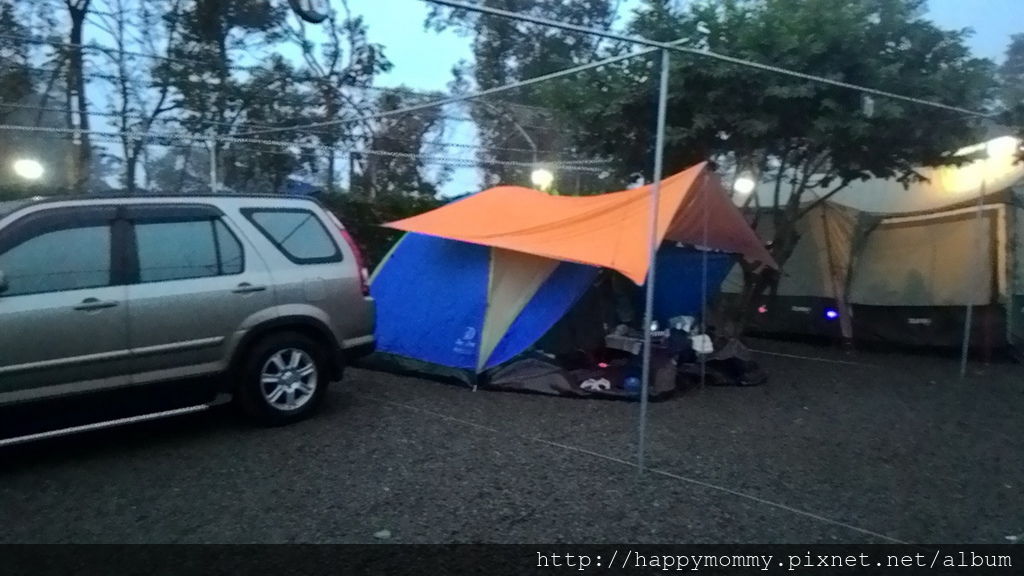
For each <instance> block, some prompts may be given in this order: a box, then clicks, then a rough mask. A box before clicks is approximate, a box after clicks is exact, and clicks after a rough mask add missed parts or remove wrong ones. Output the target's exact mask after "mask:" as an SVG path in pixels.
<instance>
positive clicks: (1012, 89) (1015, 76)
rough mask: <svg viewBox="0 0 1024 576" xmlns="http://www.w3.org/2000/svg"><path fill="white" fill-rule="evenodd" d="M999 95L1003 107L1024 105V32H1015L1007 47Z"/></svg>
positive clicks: (1010, 108)
mask: <svg viewBox="0 0 1024 576" xmlns="http://www.w3.org/2000/svg"><path fill="white" fill-rule="evenodd" d="M999 82H1000V91H999V96H1000V100H1001V101H1002V104H1003V107H1004V108H1006V109H1008V110H1016V109H1019V108H1021V107H1024V34H1014V35H1013V36H1012V37H1011V39H1010V45H1009V46H1007V48H1006V59H1005V60H1004V61H1003V64H1002V66H1000V67H999Z"/></svg>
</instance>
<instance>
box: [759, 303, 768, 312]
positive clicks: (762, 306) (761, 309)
mask: <svg viewBox="0 0 1024 576" xmlns="http://www.w3.org/2000/svg"><path fill="white" fill-rule="evenodd" d="M766 312H768V307H767V306H765V305H764V304H762V305H761V306H758V308H757V313H758V314H765V313H766Z"/></svg>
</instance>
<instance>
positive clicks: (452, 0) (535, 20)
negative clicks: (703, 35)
mask: <svg viewBox="0 0 1024 576" xmlns="http://www.w3.org/2000/svg"><path fill="white" fill-rule="evenodd" d="M424 1H425V2H428V3H431V4H440V5H442V6H448V7H449V8H457V9H460V10H467V11H470V12H478V13H481V14H489V15H491V16H499V17H502V18H510V19H513V20H519V21H522V22H529V23H532V24H538V25H541V26H547V27H549V28H559V29H561V30H569V31H571V32H578V33H581V34H589V35H592V36H599V37H602V38H608V39H610V40H619V41H622V42H629V43H631V44H638V45H641V46H648V47H650V48H655V49H661V50H672V51H675V52H680V53H683V54H689V55H693V56H700V57H703V58H711V59H714V60H719V61H721V62H728V63H730V64H736V65H738V66H743V67H746V68H754V69H756V70H761V71H764V72H770V73H773V74H781V75H784V76H791V77H793V78H800V79H802V80H808V81H811V82H817V83H819V84H828V85H831V86H836V87H838V88H846V89H848V90H854V91H857V92H862V93H865V94H873V95H875V96H882V97H885V98H892V99H894V100H902V101H904V102H910V103H913V104H919V105H922V106H928V107H932V108H940V109H943V110H950V111H953V112H959V113H961V114H966V115H968V116H976V117H980V118H991V117H992V116H994V114H990V113H986V112H979V111H977V110H970V109H968V108H962V107H960V106H951V105H949V104H943V103H942V102H936V101H934V100H927V99H924V98H917V97H915V96H907V95H905V94H899V93H896V92H889V91H886V90H879V89H877V88H871V87H869V86H862V85H859V84H853V83H851V82H843V81H842V80H833V79H831V78H825V77H823V76H817V75H815V74H808V73H806V72H798V71H796V70H790V69H788V68H783V67H781V66H774V65H771V64H764V63H762V62H755V61H753V60H747V59H745V58H737V57H735V56H729V55H726V54H720V53H718V52H712V51H711V50H706V49H701V48H691V47H688V46H681V45H679V43H672V42H659V41H656V40H650V39H648V38H643V37H640V36H630V35H628V34H619V33H617V32H612V31H610V30H601V29H598V28H590V27H587V26H580V25H578V24H571V23H568V22H560V21H558V20H552V19H550V18H542V17H539V16H531V15H529V14H523V13H520V12H513V11H511V10H502V9H500V8H491V7H489V6H481V5H478V4H470V3H467V2H461V1H459V0H424Z"/></svg>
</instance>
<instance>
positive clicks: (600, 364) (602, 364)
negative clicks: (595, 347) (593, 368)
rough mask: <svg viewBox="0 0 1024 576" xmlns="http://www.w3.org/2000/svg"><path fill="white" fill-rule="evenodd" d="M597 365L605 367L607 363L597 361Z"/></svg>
mask: <svg viewBox="0 0 1024 576" xmlns="http://www.w3.org/2000/svg"><path fill="white" fill-rule="evenodd" d="M597 366H598V367H599V368H607V367H608V363H607V362H598V363H597Z"/></svg>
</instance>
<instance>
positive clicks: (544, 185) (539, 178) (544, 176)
mask: <svg viewBox="0 0 1024 576" xmlns="http://www.w3.org/2000/svg"><path fill="white" fill-rule="evenodd" d="M530 181H531V182H533V185H534V186H536V187H538V188H540V189H541V190H547V189H548V188H550V187H551V184H552V182H554V181H555V175H554V174H552V173H551V171H550V170H545V169H543V168H538V169H536V170H534V171H533V173H532V174H530Z"/></svg>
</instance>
